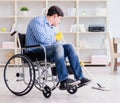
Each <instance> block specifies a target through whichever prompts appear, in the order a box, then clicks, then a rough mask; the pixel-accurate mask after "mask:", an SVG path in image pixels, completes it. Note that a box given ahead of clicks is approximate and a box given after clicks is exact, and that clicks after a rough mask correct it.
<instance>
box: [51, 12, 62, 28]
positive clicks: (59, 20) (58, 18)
mask: <svg viewBox="0 0 120 103" xmlns="http://www.w3.org/2000/svg"><path fill="white" fill-rule="evenodd" d="M61 21H62V16H58V15H57V14H55V15H54V23H53V26H58V24H60V22H61Z"/></svg>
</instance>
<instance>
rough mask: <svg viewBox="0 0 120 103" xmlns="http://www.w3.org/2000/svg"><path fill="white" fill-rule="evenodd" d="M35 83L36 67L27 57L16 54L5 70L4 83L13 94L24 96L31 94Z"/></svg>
mask: <svg viewBox="0 0 120 103" xmlns="http://www.w3.org/2000/svg"><path fill="white" fill-rule="evenodd" d="M34 81H35V70H34V66H33V64H32V62H31V60H30V59H29V58H28V57H27V56H25V55H22V54H16V55H14V56H12V57H11V58H10V59H9V60H8V62H7V63H6V65H5V68H4V82H5V84H6V86H7V88H8V89H9V90H10V91H11V92H12V93H13V94H15V95H17V96H22V95H25V94H27V93H29V92H30V91H31V89H32V88H33V85H34Z"/></svg>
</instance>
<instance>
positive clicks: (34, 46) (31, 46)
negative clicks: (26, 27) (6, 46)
mask: <svg viewBox="0 0 120 103" xmlns="http://www.w3.org/2000/svg"><path fill="white" fill-rule="evenodd" d="M40 47H41V46H40V45H30V46H25V47H24V48H40Z"/></svg>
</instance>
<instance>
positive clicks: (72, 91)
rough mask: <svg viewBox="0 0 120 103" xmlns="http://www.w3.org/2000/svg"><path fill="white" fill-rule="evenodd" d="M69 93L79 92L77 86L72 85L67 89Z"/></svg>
mask: <svg viewBox="0 0 120 103" xmlns="http://www.w3.org/2000/svg"><path fill="white" fill-rule="evenodd" d="M67 91H68V93H70V94H74V93H76V92H77V86H76V85H75V86H70V87H69V88H68V89H67Z"/></svg>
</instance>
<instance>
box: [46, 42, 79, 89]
mask: <svg viewBox="0 0 120 103" xmlns="http://www.w3.org/2000/svg"><path fill="white" fill-rule="evenodd" d="M46 49H47V57H48V58H53V57H54V61H55V64H56V70H57V74H58V78H59V81H60V89H61V90H66V89H68V86H69V85H75V84H78V83H80V81H75V80H73V79H70V78H68V71H67V68H66V63H65V59H64V48H63V45H61V44H57V45H53V46H50V47H46Z"/></svg>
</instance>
